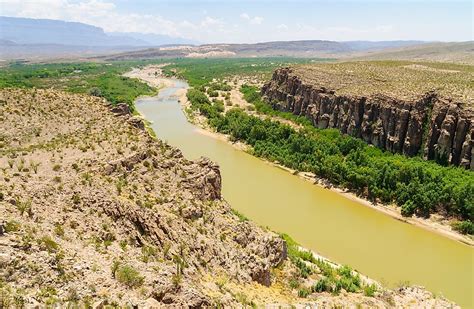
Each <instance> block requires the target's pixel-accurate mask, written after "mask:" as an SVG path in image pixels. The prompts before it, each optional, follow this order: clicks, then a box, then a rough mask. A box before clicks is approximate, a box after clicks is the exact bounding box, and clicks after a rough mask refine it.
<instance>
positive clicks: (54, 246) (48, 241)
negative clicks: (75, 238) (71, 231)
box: [38, 236, 59, 253]
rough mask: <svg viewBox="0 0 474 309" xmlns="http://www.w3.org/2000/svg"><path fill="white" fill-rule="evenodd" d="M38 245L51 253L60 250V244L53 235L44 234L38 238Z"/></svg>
mask: <svg viewBox="0 0 474 309" xmlns="http://www.w3.org/2000/svg"><path fill="white" fill-rule="evenodd" d="M38 245H39V246H40V249H41V250H46V251H48V252H49V253H52V252H56V251H58V250H59V245H58V243H56V242H55V241H54V240H53V239H52V238H51V237H49V236H43V237H42V238H40V239H39V240H38Z"/></svg>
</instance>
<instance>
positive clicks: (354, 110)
mask: <svg viewBox="0 0 474 309" xmlns="http://www.w3.org/2000/svg"><path fill="white" fill-rule="evenodd" d="M262 94H263V95H264V97H265V98H266V100H267V101H268V102H269V103H270V104H271V105H272V106H273V108H274V109H277V110H282V111H288V112H292V113H293V114H295V115H300V116H306V117H307V118H308V119H310V120H311V122H312V123H313V125H314V126H315V127H318V128H337V129H339V130H340V131H341V132H342V133H345V134H350V135H352V136H355V137H358V138H361V139H363V140H364V141H366V142H367V143H369V144H372V145H375V146H377V147H380V148H382V149H386V150H388V151H391V152H393V153H402V154H405V155H407V156H416V155H418V154H421V155H422V156H423V157H424V158H425V159H429V160H436V161H438V162H440V163H450V164H453V165H459V166H463V167H465V168H468V169H471V170H474V161H473V160H472V157H473V152H474V148H473V145H474V126H473V118H474V117H473V111H472V110H471V109H469V108H463V107H462V104H461V103H460V102H453V101H451V100H449V99H446V98H443V97H441V96H439V95H438V94H437V93H436V92H429V93H424V94H420V95H419V97H418V98H417V99H416V100H413V101H406V100H401V99H396V98H392V97H389V96H386V95H381V94H378V95H370V96H366V97H365V96H358V95H338V94H337V93H336V91H334V90H331V89H326V88H325V87H319V86H318V87H315V86H313V85H311V84H307V83H304V82H303V81H302V79H301V78H300V77H299V76H297V75H296V74H295V73H294V72H293V70H292V69H291V68H281V69H278V70H276V71H275V73H274V74H273V77H272V79H271V80H270V81H269V82H268V83H267V84H265V85H264V86H263V88H262Z"/></svg>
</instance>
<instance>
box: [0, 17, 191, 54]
mask: <svg viewBox="0 0 474 309" xmlns="http://www.w3.org/2000/svg"><path fill="white" fill-rule="evenodd" d="M0 40H4V41H11V42H15V43H17V44H60V45H66V46H94V47H99V46H142V47H145V46H158V45H169V44H196V43H197V42H196V41H192V40H187V39H183V38H176V37H170V36H167V35H160V34H144V33H106V32H104V30H103V29H102V28H99V27H95V26H91V25H87V24H83V23H78V22H67V21H61V20H52V19H32V18H17V17H5V16H0Z"/></svg>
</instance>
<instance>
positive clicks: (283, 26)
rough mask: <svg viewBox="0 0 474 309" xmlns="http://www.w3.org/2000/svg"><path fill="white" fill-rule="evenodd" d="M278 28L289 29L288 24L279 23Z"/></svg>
mask: <svg viewBox="0 0 474 309" xmlns="http://www.w3.org/2000/svg"><path fill="white" fill-rule="evenodd" d="M277 29H278V30H288V26H287V25H285V24H279V25H278V26H277Z"/></svg>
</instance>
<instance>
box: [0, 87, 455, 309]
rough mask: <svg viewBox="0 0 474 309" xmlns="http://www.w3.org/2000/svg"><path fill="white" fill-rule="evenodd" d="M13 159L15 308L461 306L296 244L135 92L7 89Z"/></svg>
mask: <svg viewBox="0 0 474 309" xmlns="http://www.w3.org/2000/svg"><path fill="white" fill-rule="evenodd" d="M0 167H1V174H0V307H1V308H19V307H22V306H26V307H33V306H36V305H39V304H46V305H65V304H69V305H72V304H82V305H87V306H92V307H93V308H103V307H104V306H105V305H106V304H111V305H120V306H125V305H127V306H134V307H140V308H143V307H145V308H156V307H161V306H167V305H168V306H174V307H176V306H177V307H191V308H197V307H203V306H217V305H222V304H223V305H227V306H237V305H239V304H244V305H250V304H254V305H263V304H270V303H274V304H275V303H279V304H298V303H307V302H309V301H310V302H313V303H314V304H319V305H326V306H332V305H340V306H355V305H357V304H363V305H365V306H370V307H374V306H375V307H387V306H391V305H395V304H399V305H407V304H410V305H413V304H418V305H420V306H424V305H425V306H428V307H431V306H447V305H450V303H449V302H447V301H445V300H444V299H442V298H434V297H433V295H432V294H431V293H429V292H426V291H424V290H422V289H420V288H401V289H400V290H397V291H390V290H386V289H384V288H383V287H381V286H378V285H377V284H370V285H369V283H371V281H368V279H364V278H362V277H360V276H359V275H358V274H357V273H355V272H352V271H351V270H350V269H349V268H347V267H342V268H340V267H339V266H337V265H332V264H329V263H325V262H322V261H320V260H315V259H314V257H313V256H312V255H311V254H309V252H302V251H299V250H298V249H296V250H295V247H294V245H292V247H291V250H289V249H288V247H287V244H286V242H285V241H284V240H283V239H282V238H281V237H280V236H278V235H276V234H274V233H272V232H269V231H266V230H264V229H262V228H260V227H257V226H255V225H254V224H252V223H251V222H249V221H247V220H246V219H245V218H243V217H242V216H240V215H238V214H236V213H235V212H233V211H232V210H231V208H230V206H229V205H228V204H227V203H226V202H225V201H224V200H223V199H222V197H221V177H220V172H219V168H218V167H217V166H216V165H215V164H214V163H212V162H210V161H209V160H207V159H204V158H202V159H200V160H198V161H189V160H187V159H186V158H184V157H183V156H182V154H181V152H180V151H179V150H178V149H175V148H173V147H170V146H168V145H167V144H166V143H164V142H161V141H159V140H157V139H155V138H153V137H151V135H150V134H149V132H148V131H147V128H146V126H145V124H144V122H143V121H142V120H141V119H140V118H137V117H135V116H132V115H131V114H130V111H129V109H128V107H127V105H124V104H119V105H118V106H115V107H112V106H110V105H109V104H108V103H107V102H105V101H104V100H103V99H99V98H96V97H91V96H85V95H73V94H67V93H64V92H60V91H54V90H36V89H31V90H23V89H7V90H1V91H0ZM299 252H301V254H300V253H299ZM287 256H289V257H290V259H288V258H287ZM309 257H310V258H309ZM318 284H319V285H318ZM329 291H333V293H329ZM362 291H365V292H364V293H363V292H362ZM364 294H365V295H364ZM300 297H305V298H307V299H304V300H303V299H302V298H300Z"/></svg>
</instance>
